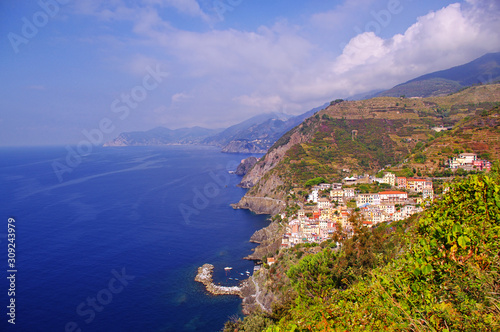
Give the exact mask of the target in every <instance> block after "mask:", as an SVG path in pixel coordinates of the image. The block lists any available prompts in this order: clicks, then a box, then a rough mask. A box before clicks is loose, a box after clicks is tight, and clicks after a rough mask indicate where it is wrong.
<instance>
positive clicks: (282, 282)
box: [224, 169, 500, 332]
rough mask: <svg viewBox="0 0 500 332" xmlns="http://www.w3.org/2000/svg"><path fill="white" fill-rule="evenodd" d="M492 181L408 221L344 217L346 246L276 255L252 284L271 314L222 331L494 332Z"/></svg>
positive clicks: (467, 185)
mask: <svg viewBox="0 0 500 332" xmlns="http://www.w3.org/2000/svg"><path fill="white" fill-rule="evenodd" d="M497 172H498V169H496V170H495V171H493V172H492V173H490V174H489V175H485V174H480V175H472V176H469V177H468V178H467V179H465V180H464V181H461V182H457V183H455V184H454V185H453V186H452V188H451V190H450V192H449V193H447V194H445V195H444V196H443V197H442V199H440V200H437V201H435V202H434V204H433V205H432V206H431V207H430V209H429V210H428V211H426V212H424V213H423V214H422V215H420V216H418V217H417V218H412V219H409V220H406V221H400V222H397V223H391V224H381V225H378V226H377V227H374V228H371V229H370V228H368V227H366V226H363V225H362V223H361V222H360V221H359V220H358V219H356V217H355V216H353V217H352V219H351V222H352V223H353V225H354V226H353V227H354V234H353V236H352V237H351V238H348V237H345V236H344V235H343V233H342V230H340V231H338V232H337V233H336V234H335V235H334V237H335V238H334V240H333V241H332V242H330V243H323V244H322V245H321V247H320V246H316V247H312V248H311V247H310V246H309V247H305V248H297V247H294V248H292V249H290V250H282V251H280V252H279V254H276V256H275V263H274V264H273V266H266V265H264V267H263V268H261V269H260V270H259V271H258V272H257V273H256V275H255V276H254V277H253V278H255V279H257V280H258V281H259V284H261V285H265V287H266V288H267V289H269V290H270V291H271V292H272V293H273V294H274V298H275V299H276V300H275V301H274V305H273V310H272V312H265V313H262V312H258V311H255V312H253V313H252V314H251V315H249V316H247V317H245V319H244V320H243V321H241V320H232V321H229V322H227V323H226V325H225V329H224V331H227V332H229V331H231V332H233V331H267V332H282V331H443V332H445V331H446V332H449V331H498V330H499V329H500V321H499V320H498V317H499V316H500V308H499V306H498V303H499V301H500V285H499V283H498V280H499V268H500V245H499V242H498V239H499V238H500V218H499V216H500V198H499V196H498V192H499V190H500V177H499V174H498V173H497ZM335 242H339V243H340V244H341V247H340V248H338V247H337V246H336V245H335Z"/></svg>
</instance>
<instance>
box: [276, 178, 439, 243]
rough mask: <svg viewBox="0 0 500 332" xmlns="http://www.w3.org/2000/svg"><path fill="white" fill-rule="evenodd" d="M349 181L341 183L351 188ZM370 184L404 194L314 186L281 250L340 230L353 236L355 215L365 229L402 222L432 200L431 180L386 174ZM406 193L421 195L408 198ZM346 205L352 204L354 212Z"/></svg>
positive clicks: (286, 235)
mask: <svg viewBox="0 0 500 332" xmlns="http://www.w3.org/2000/svg"><path fill="white" fill-rule="evenodd" d="M349 179H352V178H348V179H344V182H345V184H352V180H349ZM359 180H360V178H357V181H359ZM363 181H366V179H364V180H363ZM371 181H377V182H380V183H387V184H389V185H390V186H391V187H392V189H399V190H405V191H398V190H387V191H381V192H378V193H368V194H361V193H359V192H358V191H357V190H356V188H349V187H344V184H342V183H333V184H326V183H323V184H320V185H318V186H315V187H313V188H312V191H311V193H310V195H309V196H308V199H307V201H308V202H307V203H306V204H305V205H303V207H302V209H300V210H299V211H298V213H297V214H296V215H294V216H292V218H291V219H292V220H291V221H290V222H289V223H288V226H287V229H286V233H285V235H284V236H283V239H282V243H281V246H282V247H283V248H287V247H293V246H295V245H297V244H299V243H321V242H323V241H325V240H328V239H329V238H331V237H332V235H333V234H334V233H335V231H336V230H337V229H338V228H339V226H341V227H342V229H344V230H346V231H347V232H352V225H351V224H350V222H349V217H350V216H351V214H352V213H354V212H355V211H356V212H358V213H359V217H361V218H362V221H363V223H364V224H365V225H366V226H368V227H372V226H374V225H376V224H378V223H381V222H391V221H397V220H403V219H406V218H408V217H410V216H411V215H413V214H415V213H419V212H421V211H422V210H423V208H422V207H421V203H423V202H424V201H425V200H426V199H428V200H432V199H433V198H434V191H433V186H432V181H431V180H427V179H415V178H403V177H396V176H395V175H394V174H393V173H386V174H385V175H384V177H383V178H371ZM408 193H421V195H413V196H417V197H413V198H411V197H408ZM349 202H351V203H354V202H355V205H356V208H354V207H353V205H352V204H348V203H349ZM348 205H350V206H351V207H348Z"/></svg>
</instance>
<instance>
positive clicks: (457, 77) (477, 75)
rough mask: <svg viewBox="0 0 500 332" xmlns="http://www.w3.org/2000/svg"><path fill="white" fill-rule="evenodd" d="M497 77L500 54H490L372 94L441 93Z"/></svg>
mask: <svg viewBox="0 0 500 332" xmlns="http://www.w3.org/2000/svg"><path fill="white" fill-rule="evenodd" d="M499 80H500V53H490V54H486V55H484V56H482V57H480V58H478V59H476V60H474V61H471V62H469V63H466V64H464V65H461V66H456V67H453V68H450V69H446V70H441V71H437V72H434V73H430V74H426V75H423V76H420V77H417V78H415V79H412V80H410V81H408V82H406V83H403V84H399V85H397V86H395V87H393V88H392V89H389V90H386V91H382V92H379V93H378V94H376V95H375V96H377V97H400V96H403V95H405V96H406V97H432V96H442V95H447V94H450V93H455V92H457V91H459V90H460V89H462V88H464V87H468V86H471V85H478V84H486V83H493V82H498V81H499Z"/></svg>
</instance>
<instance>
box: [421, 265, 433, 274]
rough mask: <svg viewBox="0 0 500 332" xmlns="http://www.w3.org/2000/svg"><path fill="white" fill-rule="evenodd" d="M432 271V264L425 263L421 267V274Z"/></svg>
mask: <svg viewBox="0 0 500 332" xmlns="http://www.w3.org/2000/svg"><path fill="white" fill-rule="evenodd" d="M432 271H433V268H432V265H431V264H425V265H424V267H423V268H422V273H423V274H429V273H431V272H432Z"/></svg>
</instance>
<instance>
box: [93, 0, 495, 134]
mask: <svg viewBox="0 0 500 332" xmlns="http://www.w3.org/2000/svg"><path fill="white" fill-rule="evenodd" d="M117 2H118V1H117ZM359 2H372V0H357V3H359ZM347 3H348V2H346V5H344V6H343V7H339V8H338V10H337V11H336V12H332V13H326V14H325V15H323V16H321V15H315V16H313V17H312V18H311V20H309V22H316V23H317V24H321V20H322V19H331V17H334V16H335V15H338V14H339V13H346V12H349V11H351V10H352V8H351V5H347ZM148 4H149V5H150V6H149V7H146V8H141V9H140V10H134V11H133V15H131V14H130V11H131V9H130V8H128V7H124V5H123V4H117V7H115V11H114V12H111V13H110V12H109V11H110V9H109V8H107V9H106V8H101V9H100V10H99V12H100V13H102V15H103V16H104V17H108V18H111V17H112V18H113V19H118V18H120V19H123V20H129V21H132V23H133V32H134V33H135V34H136V37H137V38H138V40H139V41H137V42H136V44H137V45H138V46H139V49H138V51H137V54H136V55H135V56H134V57H132V59H131V60H130V70H132V71H137V70H141V69H142V70H143V66H144V65H145V64H146V63H149V62H151V61H156V59H158V60H160V61H161V60H163V61H165V59H167V58H168V61H169V62H172V66H171V67H172V78H171V79H170V80H168V81H169V82H166V83H165V85H168V84H170V85H169V86H168V87H166V89H165V90H168V91H169V95H171V93H172V91H179V90H181V91H182V90H184V89H186V86H188V88H187V89H188V90H189V91H190V92H189V93H186V92H180V93H177V94H174V95H173V96H172V97H171V100H170V103H171V105H170V107H169V108H168V109H170V110H173V109H176V110H181V109H182V110H183V112H180V113H178V114H177V115H176V116H175V117H173V118H172V117H169V118H168V119H169V121H180V120H181V119H186V121H188V120H187V119H189V118H191V119H195V120H196V121H198V122H197V124H203V122H204V121H205V123H209V121H217V119H218V118H219V119H220V118H223V119H224V120H226V121H232V119H235V121H236V120H237V119H238V118H239V119H240V120H241V114H245V115H247V114H248V115H249V116H251V115H253V114H256V113H261V112H267V111H285V112H287V113H294V114H298V113H301V112H305V111H307V110H308V109H310V108H312V107H315V106H318V105H321V104H323V103H324V102H326V101H328V100H331V99H334V98H342V97H346V96H349V95H352V94H356V93H361V92H366V91H370V90H374V89H383V88H390V87H392V86H394V85H396V84H399V83H402V82H404V81H406V80H409V79H412V78H414V77H417V76H419V75H423V74H426V73H428V72H431V71H435V70H441V69H447V68H449V67H452V66H455V65H460V64H463V63H465V62H468V61H471V60H473V59H474V58H476V57H479V56H481V55H483V54H484V53H487V52H493V51H499V50H500V33H499V31H500V26H499V20H498V17H499V15H498V14H500V10H499V5H498V4H497V3H496V2H495V1H491V0H484V1H477V0H468V2H467V3H466V4H464V5H460V4H458V3H457V4H451V5H449V6H447V7H444V8H442V9H440V10H438V11H433V12H430V13H428V14H427V15H425V16H422V17H420V18H418V20H417V21H416V22H415V23H414V24H413V25H412V26H410V27H409V28H408V29H407V30H406V31H405V32H404V33H402V34H397V35H394V36H392V37H390V38H386V39H384V38H381V37H380V36H377V35H376V34H375V33H373V32H365V33H362V34H359V35H358V36H355V37H354V38H352V39H351V40H350V41H349V42H348V44H347V45H346V46H345V47H344V49H343V50H342V54H340V55H335V54H332V53H331V45H327V43H319V42H317V40H318V38H319V37H318V36H314V38H313V36H310V35H307V33H308V31H310V30H307V29H304V27H301V26H295V25H293V24H290V23H289V22H287V21H279V22H277V23H276V24H275V25H273V26H261V27H260V28H258V29H256V30H255V31H241V30H236V29H227V30H214V29H209V28H207V29H206V30H205V31H201V32H200V31H184V30H180V29H177V28H175V27H173V26H172V25H171V23H169V22H166V21H164V20H163V19H162V18H161V16H160V15H159V14H158V11H157V9H156V7H155V6H171V7H175V8H177V10H179V11H180V12H183V13H186V14H189V15H192V16H199V17H202V18H203V15H202V12H201V9H199V5H198V3H197V2H196V1H186V2H183V1H177V0H175V1H174V0H163V1H160V0H149V1H148ZM91 10H94V11H95V8H94V7H91ZM111 11H112V10H111ZM328 15H333V16H331V17H330V18H328ZM304 30H307V32H304ZM325 38H327V37H325ZM312 40H315V42H312ZM141 47H146V48H147V50H151V49H153V50H154V51H155V55H156V56H155V59H153V58H151V57H149V56H141V55H138V54H139V52H140V49H141ZM161 54H163V55H164V59H162V57H161ZM141 67H142V68H141ZM177 81H182V82H183V84H184V86H183V87H178V86H177ZM193 95H196V98H193V97H192V96H193ZM167 103H168V101H167ZM195 112H198V113H195ZM165 119H167V118H166V117H165V115H164V117H163V120H162V121H163V122H165V121H166V120H165ZM233 122H234V121H233ZM219 126H220V125H219Z"/></svg>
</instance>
